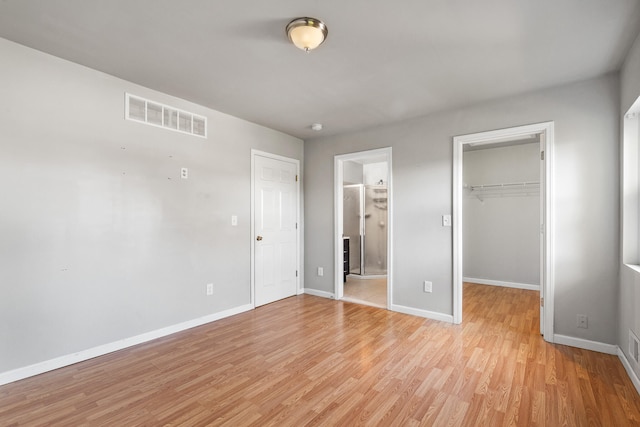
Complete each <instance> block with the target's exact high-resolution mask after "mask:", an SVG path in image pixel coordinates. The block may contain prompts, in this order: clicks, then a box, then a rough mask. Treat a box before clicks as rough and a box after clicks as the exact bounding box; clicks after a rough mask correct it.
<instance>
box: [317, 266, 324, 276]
mask: <svg viewBox="0 0 640 427" xmlns="http://www.w3.org/2000/svg"><path fill="white" fill-rule="evenodd" d="M318 276H324V268H322V267H318Z"/></svg>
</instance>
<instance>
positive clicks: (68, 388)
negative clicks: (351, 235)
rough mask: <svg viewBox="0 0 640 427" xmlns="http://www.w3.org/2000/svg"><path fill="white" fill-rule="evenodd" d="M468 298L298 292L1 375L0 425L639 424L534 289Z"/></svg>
mask: <svg viewBox="0 0 640 427" xmlns="http://www.w3.org/2000/svg"><path fill="white" fill-rule="evenodd" d="M464 297H465V298H464V301H465V307H464V310H465V311H464V312H465V315H466V319H465V321H464V324H463V325H450V324H446V323H442V322H437V321H432V320H425V319H422V318H418V317H413V316H409V315H404V314H400V313H393V312H389V311H386V310H384V309H379V308H374V307H368V306H364V305H357V304H350V303H345V302H339V301H333V300H328V299H323V298H319V297H314V296H308V295H301V296H297V297H292V298H288V299H286V300H283V301H279V302H276V303H273V304H269V305H267V306H263V307H260V308H258V309H256V310H253V311H250V312H247V313H243V314H240V315H237V316H233V317H230V318H227V319H223V320H220V321H217V322H214V323H211V324H208V325H205V326H201V327H198V328H194V329H191V330H188V331H184V332H181V333H178V334H175V335H172V336H170V337H166V338H162V339H159V340H156V341H153V342H150V343H146V344H142V345H139V346H136V347H132V348H130V349H126V350H123V351H120V352H116V353H113V354H110V355H106V356H103V357H99V358H96V359H93V360H89V361H86V362H83V363H79V364H76V365H74V366H70V367H66V368H63V369H59V370H57V371H53V372H50V373H46V374H43V375H40V376H38V377H34V378H30V379H26V380H22V381H19V382H16V383H13V384H8V385H5V386H2V387H0V425H2V426H13V425H29V426H37V425H60V426H77V425H92V426H93V425H108V426H137V425H144V426H162V425H174V426H181V425H185V426H196V425H198V426H200V425H202V426H204V425H229V426H247V425H251V426H268V425H274V426H303V425H323V426H332V425H337V426H354V425H373V426H375V425H396V426H417V425H425V426H445V425H447V426H449V425H450V426H502V425H519V426H526V425H546V426H561V425H569V426H591V425H593V426H599V425H602V426H628V425H640V398H639V397H638V394H637V393H636V391H635V389H634V388H633V385H632V383H631V381H630V380H629V378H628V377H627V376H626V373H625V371H624V368H623V367H622V365H621V363H620V361H619V360H618V359H617V358H616V357H614V356H610V355H605V354H600V353H594V352H589V351H585V350H579V349H574V348H570V347H565V346H560V345H551V344H548V343H545V342H544V341H543V340H542V338H541V337H540V335H539V334H538V314H537V304H536V302H535V301H534V300H535V299H537V292H533V291H524V290H516V289H505V288H495V287H490V286H482V285H469V284H466V285H465V289H464Z"/></svg>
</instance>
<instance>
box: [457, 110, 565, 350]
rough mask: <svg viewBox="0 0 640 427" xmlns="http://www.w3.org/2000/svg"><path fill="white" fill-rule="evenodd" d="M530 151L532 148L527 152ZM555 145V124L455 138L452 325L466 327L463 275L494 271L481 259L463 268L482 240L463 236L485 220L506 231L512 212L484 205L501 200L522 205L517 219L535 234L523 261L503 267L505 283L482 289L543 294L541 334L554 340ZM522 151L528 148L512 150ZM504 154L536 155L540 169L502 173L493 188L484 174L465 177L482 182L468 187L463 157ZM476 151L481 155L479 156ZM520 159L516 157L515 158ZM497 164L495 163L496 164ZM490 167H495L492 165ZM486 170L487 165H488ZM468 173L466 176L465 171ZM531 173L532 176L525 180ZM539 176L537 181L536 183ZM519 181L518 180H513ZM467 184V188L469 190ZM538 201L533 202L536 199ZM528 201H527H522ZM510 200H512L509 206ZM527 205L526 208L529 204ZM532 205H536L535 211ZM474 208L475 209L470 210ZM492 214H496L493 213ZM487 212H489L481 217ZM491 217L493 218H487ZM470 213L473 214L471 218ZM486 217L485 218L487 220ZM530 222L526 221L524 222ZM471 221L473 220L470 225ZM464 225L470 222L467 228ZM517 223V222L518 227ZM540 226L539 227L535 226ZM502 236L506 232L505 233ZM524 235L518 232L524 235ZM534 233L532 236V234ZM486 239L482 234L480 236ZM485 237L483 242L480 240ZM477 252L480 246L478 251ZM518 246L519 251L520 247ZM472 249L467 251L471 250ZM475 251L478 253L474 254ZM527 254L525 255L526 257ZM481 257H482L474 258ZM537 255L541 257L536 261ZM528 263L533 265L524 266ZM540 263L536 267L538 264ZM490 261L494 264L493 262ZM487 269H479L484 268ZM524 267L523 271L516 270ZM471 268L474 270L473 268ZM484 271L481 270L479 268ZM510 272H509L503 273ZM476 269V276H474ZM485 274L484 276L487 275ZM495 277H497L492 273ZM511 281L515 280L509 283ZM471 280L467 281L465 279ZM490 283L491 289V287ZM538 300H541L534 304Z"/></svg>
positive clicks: (530, 236)
mask: <svg viewBox="0 0 640 427" xmlns="http://www.w3.org/2000/svg"><path fill="white" fill-rule="evenodd" d="M525 145H528V147H524V146H525ZM552 145H553V123H551V122H549V123H541V124H536V125H527V126H520V127H516V128H509V129H502V130H497V131H490V132H483V133H478V134H471V135H464V136H459V137H455V138H454V164H453V169H454V177H453V181H454V188H453V193H454V194H453V204H454V215H453V234H454V242H453V246H454V260H453V261H454V263H453V264H454V310H453V312H454V322H455V323H461V322H462V316H463V312H462V308H463V304H462V298H463V289H464V288H463V282H464V281H465V273H466V274H467V275H469V274H471V275H473V274H475V275H482V274H484V273H478V272H480V271H484V270H482V269H483V268H484V269H485V270H486V269H487V267H491V266H490V265H489V266H487V265H486V260H484V261H483V260H482V259H479V258H482V256H481V255H477V257H478V259H475V260H473V261H475V262H474V263H473V264H474V265H469V267H470V268H464V263H466V262H467V261H470V262H469V264H472V261H471V260H469V259H467V258H466V257H465V255H467V257H468V256H469V254H470V252H471V251H470V250H471V249H472V248H466V247H465V244H468V245H474V244H475V243H471V242H473V238H475V239H476V240H477V239H478V236H470V237H472V239H465V238H464V237H465V233H470V232H471V230H472V228H471V227H470V225H471V224H469V222H474V221H480V220H482V217H483V216H484V219H485V220H487V221H488V222H489V227H494V229H495V227H501V226H503V227H506V225H505V224H506V223H505V222H503V223H502V224H501V222H500V221H509V218H508V215H509V212H507V211H506V210H505V207H504V206H496V204H493V203H492V204H491V205H489V204H486V205H482V204H483V203H486V202H487V201H488V200H490V199H491V198H494V197H495V198H501V200H500V203H498V204H499V205H504V204H505V203H507V204H511V205H514V206H515V205H522V206H524V209H525V210H524V211H523V212H526V213H524V214H523V213H522V212H521V213H519V214H518V215H520V218H518V221H520V222H522V221H521V220H525V221H528V222H529V223H530V222H531V221H534V226H535V229H533V230H532V229H531V227H530V225H531V224H528V225H527V226H526V228H527V229H528V230H527V231H526V232H525V234H527V236H526V237H527V239H529V240H530V241H531V242H533V243H532V245H533V246H532V245H529V246H528V248H527V249H526V251H528V253H526V254H525V255H524V256H521V257H520V258H519V259H518V258H517V257H514V256H513V255H514V254H509V257H511V258H514V259H513V260H510V261H509V262H510V263H511V265H508V266H505V265H502V266H501V273H500V274H505V276H504V277H505V278H507V279H503V280H495V279H494V280H487V281H486V283H484V284H494V285H501V286H511V287H520V288H524V289H534V288H535V289H539V292H540V298H539V301H540V309H539V313H540V333H541V334H543V335H544V337H545V340H547V341H552V340H553V280H552V279H553V278H552V274H551V273H552V271H553V270H552V265H551V260H552V256H551V249H552V245H551V237H552V233H551V229H552V228H551V225H552V224H551V219H552V215H551V203H550V201H551V180H550V176H551V174H550V171H551V157H552V152H553V150H552ZM518 146H523V147H524V148H508V147H518ZM500 149H504V150H503V151H504V152H503V153H502V155H503V156H504V155H506V154H505V153H507V152H509V153H508V155H509V156H512V157H513V156H514V155H515V154H514V153H516V152H520V154H519V155H520V156H524V155H525V154H523V153H525V152H526V153H527V154H526V155H527V156H531V154H532V153H533V155H535V158H534V161H535V163H536V164H533V165H529V166H528V168H529V172H526V171H523V170H519V169H518V167H513V168H512V169H511V170H507V171H506V172H505V171H502V173H503V174H504V176H503V177H502V179H496V180H495V181H496V182H490V181H492V179H489V178H487V179H486V182H479V181H482V180H483V174H482V173H480V174H477V173H476V174H475V175H474V173H467V177H473V179H478V181H477V182H476V181H474V182H467V179H465V173H464V172H465V168H464V166H465V163H464V160H465V152H466V153H474V152H475V153H476V154H474V155H469V156H468V157H469V158H472V157H491V155H490V154H491V151H490V150H492V151H494V152H498V151H500ZM477 150H482V151H483V152H481V153H480V154H479V155H478V151H477ZM516 157H517V155H516ZM494 163H495V162H494ZM489 164H491V162H489ZM485 166H486V164H485ZM488 167H490V168H493V169H494V170H488V171H485V175H486V176H487V177H490V176H492V174H494V175H495V174H496V173H498V174H499V173H500V171H496V169H498V168H496V167H495V164H494V165H493V166H488ZM467 172H468V171H467ZM527 173H528V174H529V175H531V176H527ZM535 175H537V177H538V179H536V177H535ZM514 177H515V178H514ZM518 177H519V178H518ZM465 184H466V186H465ZM532 196H535V197H532ZM515 197H521V198H522V199H521V200H515V199H511V198H515ZM525 198H528V200H524V199H525ZM510 199H511V200H510ZM525 202H526V203H525ZM531 203H533V204H534V205H532V204H531ZM465 204H466V205H467V207H471V208H473V207H474V206H475V205H477V206H475V208H477V209H476V210H477V211H478V212H476V214H477V216H471V217H470V216H468V215H467V216H465V211H464V206H465ZM472 204H473V205H472ZM492 209H493V211H496V212H498V214H496V213H495V212H493V213H491V212H492ZM482 211H485V212H482ZM487 211H491V212H487ZM467 213H470V212H467ZM485 214H486V215H485ZM523 215H525V216H528V218H523V217H522V216H523ZM470 218H471V219H470ZM465 221H466V222H465ZM518 221H515V220H514V221H513V224H510V225H513V227H514V230H516V229H518V227H524V226H523V225H522V224H519V222H518ZM516 222H518V223H517V224H516ZM536 223H537V224H536ZM501 231H503V230H501ZM520 231H522V230H518V232H520ZM531 231H533V235H532V234H531ZM483 232H484V233H486V232H489V233H490V232H491V230H490V229H489V230H488V231H487V230H483ZM480 234H482V233H480ZM480 237H481V236H480ZM513 237H515V238H522V236H520V237H518V236H509V238H513ZM485 238H486V236H485ZM484 243H485V244H484V251H485V252H486V253H491V254H498V253H499V252H500V250H504V248H502V247H497V246H496V248H494V249H495V250H494V249H491V247H489V246H491V244H489V246H487V242H484ZM504 243H505V242H504V241H502V242H494V244H496V245H500V244H504ZM476 246H477V245H476ZM521 246H522V245H520V246H519V247H521ZM467 249H469V250H467ZM476 249H477V248H476ZM526 251H525V252H526ZM476 253H477V254H480V252H476ZM536 255H538V256H536ZM527 259H528V260H530V261H531V262H530V264H531V265H529V264H527V265H526V266H525V264H526V263H527V261H526V260H527ZM533 260H535V261H538V260H539V262H535V261H533ZM493 261H495V262H494V264H495V265H496V266H497V265H498V264H500V263H501V262H503V263H504V261H505V259H504V258H503V259H498V260H497V261H496V260H493ZM493 261H492V262H493ZM483 262H484V264H485V265H481V264H483ZM518 263H520V266H518ZM471 267H473V268H471ZM480 267H481V268H480ZM505 267H507V268H505ZM474 268H475V271H476V272H475V273H470V271H473V269H474ZM485 273H486V272H485ZM493 274H495V272H494V273H493ZM509 277H512V279H508V278H509ZM467 279H469V277H467ZM473 281H475V282H480V283H482V278H479V279H478V278H474V280H473ZM489 282H492V283H489ZM536 299H537V298H536Z"/></svg>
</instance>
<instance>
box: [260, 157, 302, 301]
mask: <svg viewBox="0 0 640 427" xmlns="http://www.w3.org/2000/svg"><path fill="white" fill-rule="evenodd" d="M256 156H262V157H267V158H269V159H275V160H281V161H284V162H289V163H294V164H295V165H296V176H297V178H296V271H297V272H298V275H297V277H296V295H300V294H302V293H303V292H304V280H303V279H302V277H303V275H302V273H303V272H302V270H301V266H300V260H301V259H302V254H301V243H300V229H301V228H302V225H301V223H300V182H301V181H302V180H301V179H300V160H297V159H292V158H289V157H284V156H280V155H278V154H273V153H267V152H266V151H260V150H255V149H251V303H250V304H251V305H252V306H253V308H256V298H255V295H256V270H255V266H256V260H255V258H256V207H255V194H256V181H255V171H256V168H255V166H256V165H255V163H256V162H255V159H256Z"/></svg>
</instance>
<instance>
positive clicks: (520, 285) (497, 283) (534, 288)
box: [462, 277, 540, 291]
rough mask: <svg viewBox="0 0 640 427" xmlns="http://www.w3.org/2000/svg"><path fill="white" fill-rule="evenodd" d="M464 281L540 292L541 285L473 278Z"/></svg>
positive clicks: (465, 278)
mask: <svg viewBox="0 0 640 427" xmlns="http://www.w3.org/2000/svg"><path fill="white" fill-rule="evenodd" d="M462 281H463V282H470V283H477V284H479V285H490V286H502V287H503V288H516V289H527V290H530V291H539V290H540V285H531V284H529V283H515V282H502V281H500V280H488V279H476V278H473V277H463V278H462Z"/></svg>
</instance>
